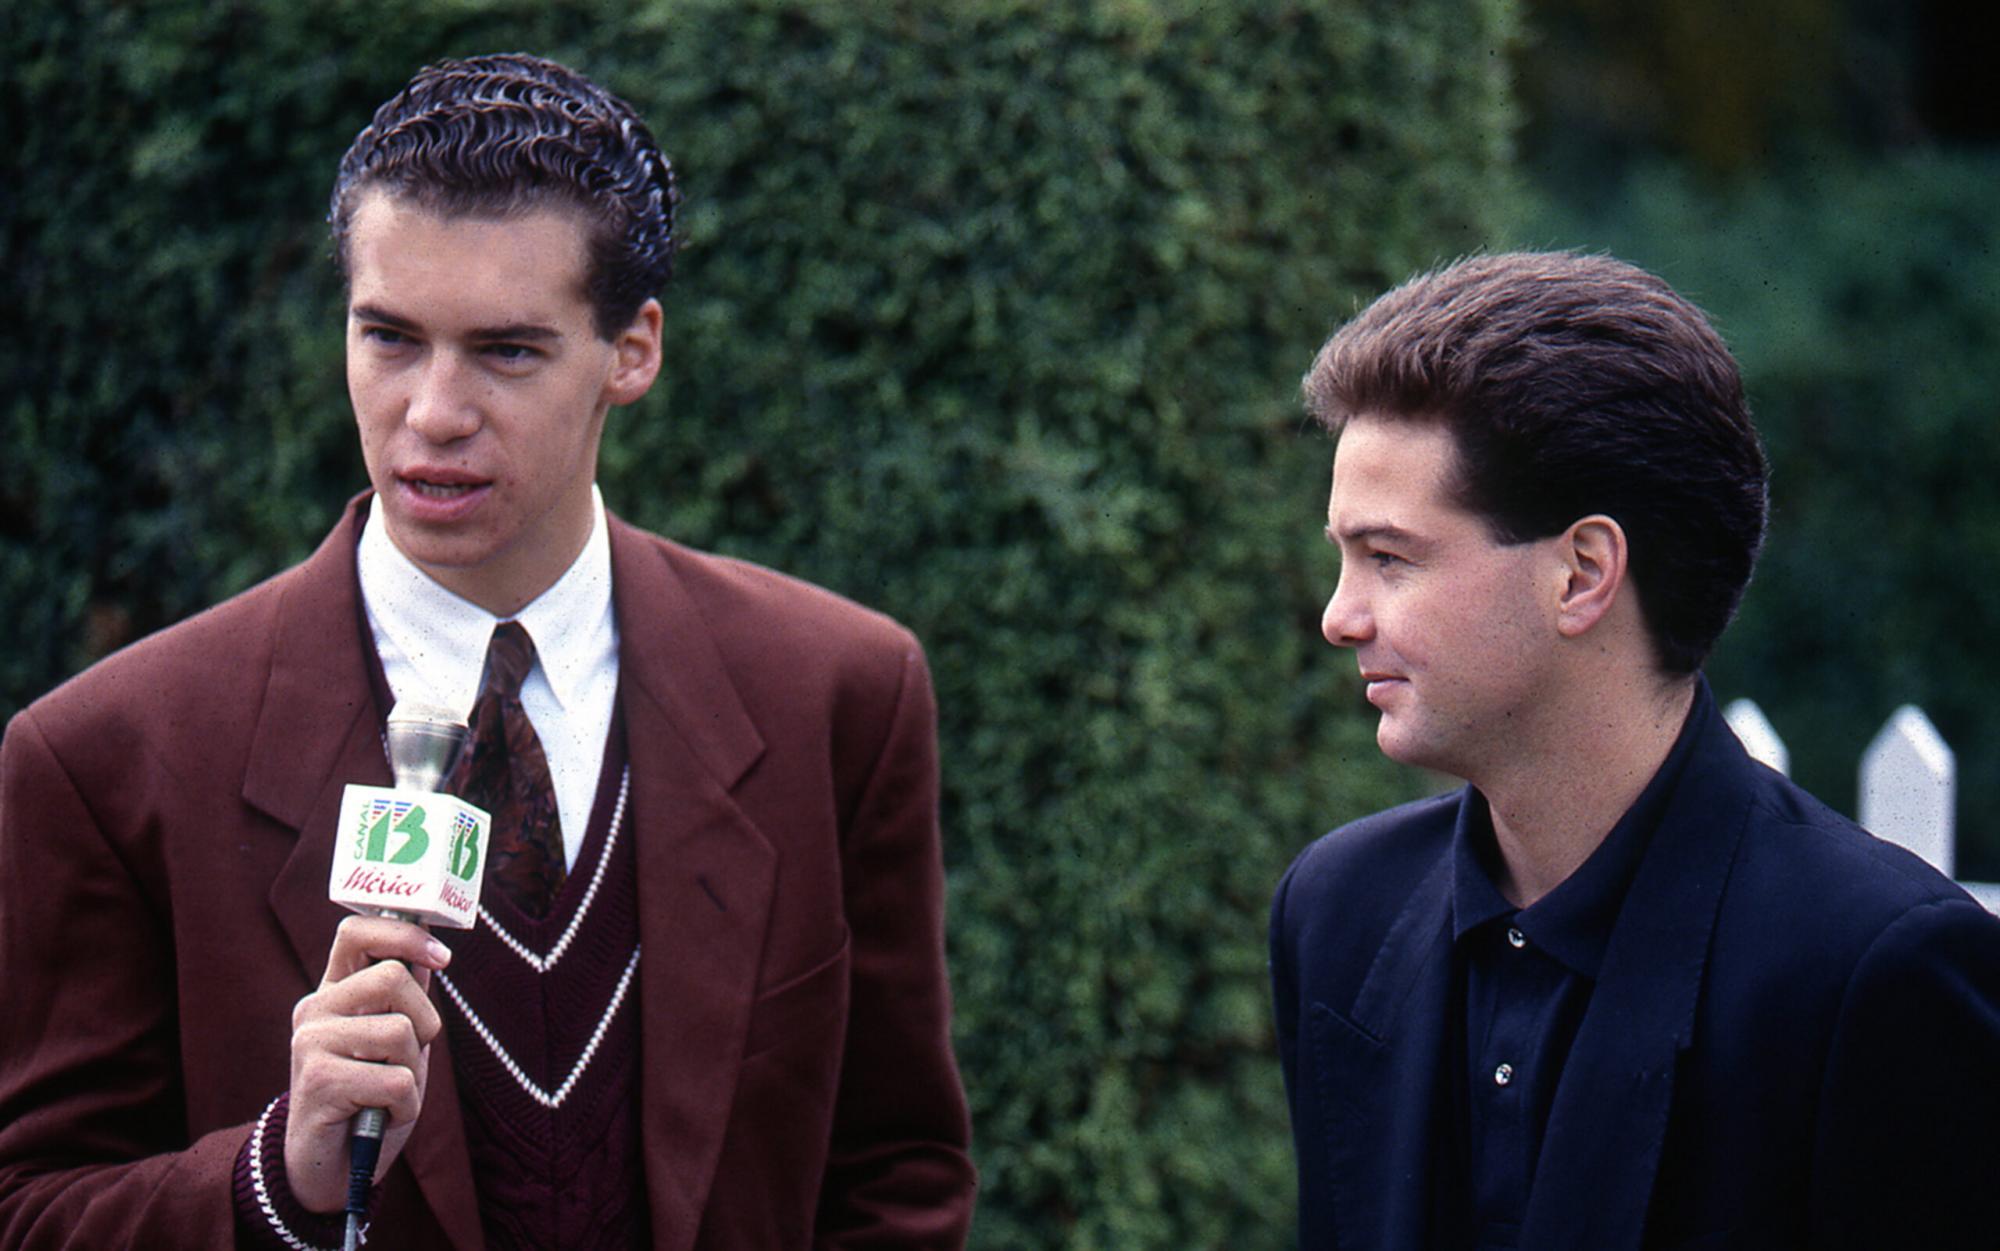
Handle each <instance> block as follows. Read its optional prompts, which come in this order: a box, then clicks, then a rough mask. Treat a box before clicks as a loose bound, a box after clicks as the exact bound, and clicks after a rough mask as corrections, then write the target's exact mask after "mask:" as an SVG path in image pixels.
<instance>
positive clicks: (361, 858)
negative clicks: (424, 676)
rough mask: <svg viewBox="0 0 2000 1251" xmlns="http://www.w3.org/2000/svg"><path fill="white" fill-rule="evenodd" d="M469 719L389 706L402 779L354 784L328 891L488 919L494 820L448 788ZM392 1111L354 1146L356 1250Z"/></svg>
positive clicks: (371, 906)
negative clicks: (485, 886)
mask: <svg viewBox="0 0 2000 1251" xmlns="http://www.w3.org/2000/svg"><path fill="white" fill-rule="evenodd" d="M466 736H467V731H466V725H465V719H464V718H463V717H461V716H459V715H458V714H457V713H454V712H452V711H450V710H448V709H442V708H435V707H430V706H427V705H420V704H409V703H398V704H397V705H396V707H395V709H394V711H392V712H391V713H390V714H389V723H388V734H387V740H388V750H389V766H390V768H391V769H392V770H393V771H394V773H395V777H396V784H395V786H393V787H388V788H384V787H379V786H349V787H348V788H347V792H346V794H345V795H344V796H343V797H342V800H341V805H340V825H339V827H338V834H337V837H336V839H335V843H334V856H333V876H332V879H331V881H330V883H329V890H328V894H329V895H330V897H331V898H332V900H333V902H335V903H337V904H341V905H343V906H345V907H347V908H349V909H351V910H353V911H355V912H361V913H368V914H372V915H376V916H385V917H390V918H392V919H395V920H399V921H410V922H414V923H416V924H419V925H444V926H449V927H451V928H453V929H470V928H472V926H473V925H474V924H476V923H477V922H478V919H479V888H480V886H481V884H482V883H483V882H484V880H485V875H484V873H483V869H484V868H485V863H486V838H487V834H488V831H489V830H490V828H491V825H492V822H491V818H490V817H488V815H487V814H486V813H485V812H483V811H482V810H480V809H478V808H475V807H473V806H472V805H471V804H468V803H466V802H465V801H464V800H461V799H459V798H457V797H456V796H452V795H448V794H445V793H443V792H442V791H440V790H439V789H438V788H439V786H440V785H441V784H442V783H443V781H444V776H445V773H446V771H448V770H449V769H450V768H451V765H452V762H453V761H454V760H455V759H456V758H457V757H458V753H459V751H460V750H461V749H462V748H463V747H464V745H465V741H466ZM387 1122H388V1114H387V1113H386V1111H384V1110H383V1109H381V1108H363V1109H362V1110H361V1112H360V1113H358V1114H357V1115H356V1116H355V1118H354V1129H353V1134H352V1137H351V1138H350V1140H349V1148H348V1183H347V1241H346V1248H347V1251H354V1248H356V1247H358V1246H359V1244H360V1230H361V1218H362V1217H363V1216H364V1215H365V1214H366V1213H367V1210H368V1194H369V1191H370V1189H371V1188H372V1187H373V1186H374V1183H375V1165H376V1162H377V1161H378V1160H379V1159H380V1157H381V1150H382V1133H383V1130H384V1129H385V1128H386V1126H387Z"/></svg>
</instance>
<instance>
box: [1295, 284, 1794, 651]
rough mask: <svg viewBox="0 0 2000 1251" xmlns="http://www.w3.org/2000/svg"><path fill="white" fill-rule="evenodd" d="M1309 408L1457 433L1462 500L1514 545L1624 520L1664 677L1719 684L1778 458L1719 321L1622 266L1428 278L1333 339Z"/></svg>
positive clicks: (1317, 366) (1309, 394)
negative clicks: (1726, 639) (1715, 676)
mask: <svg viewBox="0 0 2000 1251" xmlns="http://www.w3.org/2000/svg"><path fill="white" fill-rule="evenodd" d="M1304 389H1305V398H1306V407H1307V408H1308V409H1309V410H1310V411H1311V412H1312V414H1313V415H1314V416H1315V417H1317V418H1318V419H1319V420H1320V421H1321V422H1322V423H1323V424H1324V425H1325V426H1326V427H1327V428H1328V429H1330V430H1332V431H1334V432H1335V433H1336V434H1337V433H1338V432H1339V431H1340V429H1341V428H1342V427H1343V426H1344V425H1345V424H1346V423H1347V422H1348V421H1349V420H1351V419H1352V418H1355V417H1358V416H1362V415H1366V416H1368V417H1371V418H1383V419H1388V420H1404V421H1429V422H1437V423H1439V424H1442V425H1443V426H1444V427H1445V428H1446V429H1447V430H1449V431H1450V432H1451V435H1452V442H1453V446H1454V447H1455V449H1456V451H1457V461H1458V464H1457V469H1456V484H1455V486H1456V494H1457V497H1458V500H1459V502H1460V503H1461V504H1463V505H1464V506H1465V507H1466V508H1468V509H1470V510H1471V511H1472V512H1474V513H1476V514H1478V515H1479V516H1481V517H1483V518H1484V519H1485V521H1486V524H1487V528H1488V529H1489V531H1491V533H1492V534H1493V536H1494V537H1495V539H1496V540H1498V541H1499V542H1502V543H1522V542H1527V541H1529V540H1531V539H1538V538H1546V537H1548V536H1550V535H1554V534H1560V533H1562V532H1563V530H1564V529H1566V528H1567V527H1568V526H1569V525H1570V523H1572V522H1574V521H1576V520H1577V519H1578V518H1581V517H1587V516H1589V515H1591V514H1592V513H1602V514H1604V515H1606V516H1609V517H1614V518H1616V519H1617V521H1618V523H1619V525H1621V526H1622V527H1624V529H1625V533H1626V535H1627V537H1628V539H1629V540H1630V543H1631V570H1632V580H1633V583H1634V584H1635V585H1636V586H1637V588H1638V591H1639V606H1640V608H1641V610H1642V611H1643V612H1644V614H1645V619H1646V625H1647V630H1648V633H1649V634H1650V636H1651V638H1652V641H1653V645H1654V652H1655V654H1656V656H1657V659H1658V661H1659V665H1660V668H1661V670H1662V671H1664V672H1666V673H1669V674H1688V673H1692V672H1694V671H1695V670H1696V669H1698V668H1699V667H1700V666H1701V663H1702V661H1703V660H1704V659H1705V658H1706V657H1707V655H1708V653H1709V651H1710V649H1711V648H1713V647H1714V646H1715V641H1716V639H1718V638H1720V637H1721V635H1722V631H1723V628H1724V627H1725V626H1727V625H1728V624H1729V619H1730V618H1731V617H1732V616H1733V615H1735V612H1736V606H1737V604H1738V602H1739V601H1741V599H1742V597H1743V591H1744V588H1745V587H1746V586H1747V585H1748V584H1749V582H1750V573H1751V570H1752V568H1753V567H1754V566H1755V564H1756V561H1757V552H1758V549H1759V548H1760V547H1761V546H1762V545H1763V541H1764V527H1765V516H1766V508H1767V505H1766V495H1767V487H1766V481H1767V477H1768V473H1767V470H1766V467H1765V461H1764V451H1763V448H1762V446H1761V445H1760V444H1759V442H1758V439H1757V431H1756V429H1755V428H1754V427H1753V426H1752V425H1751V423H1750V412H1749V407H1748V405H1747V404H1746V403H1745V401H1744V397H1743V382H1742V379H1741V377H1740V375H1739V374H1738V371H1737V368H1736V361H1735V358H1734V357H1732V356H1731V355H1730V354H1729V349H1728V348H1727V347H1726V346H1724V345H1723V342H1722V339H1721V337H1720V336H1719V335H1717V334H1716V333H1715V330H1714V328H1713V327H1711V326H1710V325H1709V323H1708V319H1707V318H1706V317H1704V316H1702V313H1701V310H1700V309H1698V308H1696V307H1695V306H1694V305H1692V304H1690V303H1688V302H1687V301H1686V300H1684V299H1682V298H1681V297H1680V295H1678V294H1677V293H1675V291H1674V290H1673V289H1672V288H1671V287H1669V286H1668V285H1667V284H1666V283H1664V282H1662V281H1661V280H1660V279H1658V278H1656V277H1654V276H1653V275H1652V274H1649V273H1647V272H1646V271H1645V270H1642V269H1638V268H1635V267H1634V266H1631V265H1627V264H1625V263H1624V262H1622V261H1617V260H1613V259H1611V258H1610V257H1605V256H1585V255H1580V254H1577V253H1570V252H1514V253H1505V254H1501V255H1496V256H1475V257H1471V258H1468V259H1466V260H1462V261H1459V262H1458V263H1456V264H1453V265H1447V266H1445V267H1444V268H1442V269H1439V270H1435V271H1433V272H1431V273H1427V274H1420V275H1418V276H1417V277H1415V278H1412V279H1410V280H1409V281H1408V282H1406V283H1404V284H1403V285H1402V286H1400V287H1397V288H1396V289H1395V290H1393V291H1391V292H1389V293H1388V294H1386V295H1384V296H1382V297H1381V298H1380V299H1377V300H1376V301H1375V302H1374V303H1373V304H1370V305H1369V306H1368V307H1367V308H1366V309H1363V310H1362V312H1361V313H1360V315H1359V316H1357V317H1355V318H1354V320H1352V321H1350V322H1348V323H1347V324H1346V325H1345V326H1343V327H1341V329H1340V330H1339V331H1338V332H1337V333H1336V334H1335V335H1334V336H1333V337H1332V338H1331V339H1329V340H1328V341H1327V343H1326V346H1325V347H1323V348H1321V349H1320V353H1319V357H1318V359H1316V360H1315V361H1314V362H1313V366H1312V369H1311V370H1310V371H1308V372H1307V374H1306V376H1305V385H1304Z"/></svg>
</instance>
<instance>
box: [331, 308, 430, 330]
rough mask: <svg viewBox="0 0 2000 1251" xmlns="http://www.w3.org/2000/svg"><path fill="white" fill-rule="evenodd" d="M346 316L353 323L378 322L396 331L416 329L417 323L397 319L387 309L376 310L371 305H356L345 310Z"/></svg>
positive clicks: (400, 318)
mask: <svg viewBox="0 0 2000 1251" xmlns="http://www.w3.org/2000/svg"><path fill="white" fill-rule="evenodd" d="M347 315H348V317H349V318H351V319H353V320H354V321H372V322H380V323H381V324H382V325H384V326H393V327H395V328H396V329H397V330H415V329H416V328H417V323H415V322H413V321H411V320H410V319H409V318H407V317H398V316H396V314H394V313H392V312H390V311H389V310H388V309H386V308H378V307H376V306H375V305H373V304H356V305H355V306H354V307H353V308H350V309H348V310H347Z"/></svg>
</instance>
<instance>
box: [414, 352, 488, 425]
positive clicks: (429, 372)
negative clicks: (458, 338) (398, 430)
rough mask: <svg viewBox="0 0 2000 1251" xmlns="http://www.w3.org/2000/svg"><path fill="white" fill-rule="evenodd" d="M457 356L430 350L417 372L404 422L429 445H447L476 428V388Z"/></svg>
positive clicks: (474, 381) (478, 414)
mask: <svg viewBox="0 0 2000 1251" xmlns="http://www.w3.org/2000/svg"><path fill="white" fill-rule="evenodd" d="M470 374H471V371H470V370H469V369H467V368H466V366H465V365H464V363H463V362H461V361H460V360H459V359H458V358H457V356H456V355H454V354H453V353H451V352H447V351H441V350H440V351H433V352H432V353H431V354H430V359H428V360H426V361H425V362H424V366H423V368H422V369H421V370H419V371H418V374H417V378H416V387H415V390H414V391H413V392H412V393H411V395H410V408H409V413H408V415H407V416H406V418H405V420H406V421H407V423H408V424H409V427H410V429H412V430H414V431H416V432H417V433H418V434H420V435H422V436H423V437H424V438H425V439H426V440H428V441H430V442H432V443H450V442H453V441H454V440H457V439H462V438H464V437H466V436H467V435H469V434H471V433H472V432H473V431H475V430H477V429H479V425H480V413H479V399H478V386H477V383H476V380H475V379H474V378H472V377H471V376H470Z"/></svg>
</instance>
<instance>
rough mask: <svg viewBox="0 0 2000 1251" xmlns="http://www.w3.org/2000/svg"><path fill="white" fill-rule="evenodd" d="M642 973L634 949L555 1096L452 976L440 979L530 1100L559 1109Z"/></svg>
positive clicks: (635, 949) (440, 976)
mask: <svg viewBox="0 0 2000 1251" xmlns="http://www.w3.org/2000/svg"><path fill="white" fill-rule="evenodd" d="M638 971H639V948H638V947H636V946H635V947H633V948H632V958H631V959H630V960H627V961H626V962H625V972H624V974H623V975H622V976H620V977H619V979H618V989H617V990H614V991H612V992H611V1002H610V1004H608V1005H607V1006H606V1007H605V1009H604V1012H603V1014H602V1015H601V1016H599V1017H598V1018H597V1028H596V1029H594V1030H592V1031H591V1032H590V1041H589V1042H588V1043H587V1044H585V1045H584V1048H583V1054H582V1055H580V1056H578V1057H577V1058H576V1066H575V1067H574V1068H572V1069H570V1071H569V1076H568V1077H565V1078H564V1079H563V1083H562V1085H560V1086H558V1087H556V1089H555V1093H554V1094H551V1093H549V1092H548V1091H546V1090H543V1089H542V1088H541V1087H540V1086H537V1085H536V1084H535V1083H534V1082H532V1081H530V1080H529V1078H528V1074H527V1073H526V1072H525V1071H524V1070H523V1069H522V1068H521V1066H520V1065H519V1064H516V1063H515V1062H514V1057H513V1056H510V1055H508V1054H507V1049H506V1048H505V1047H503V1046H501V1045H500V1040H499V1039H498V1038H497V1037H495V1036H494V1034H493V1031H492V1030H490V1029H488V1028H486V1022H484V1021H482V1020H480V1019H479V1014H478V1013H476V1012H474V1011H473V1010H472V1005H470V1004H468V1003H466V1002H465V996H463V995H461V994H459V993H458V987H456V986H454V985H452V984H451V979H450V978H449V977H446V976H445V975H444V974H443V973H439V974H437V979H438V982H439V983H440V984H441V985H442V986H443V987H444V991H445V994H447V995H450V996H451V1001H452V1002H453V1003H455V1004H457V1005H458V1010H459V1011H460V1012H462V1013H464V1014H465V1020H466V1023H467V1024H468V1025H470V1026H472V1032H473V1033H475V1034H478V1035H479V1040H480V1041H481V1042H483V1043H485V1044H486V1048H487V1050H489V1051H491V1052H492V1053H493V1058H494V1059H496V1060H498V1061H500V1065H501V1067H502V1068H504V1069H506V1070H507V1072H508V1073H509V1074H510V1075H512V1077H513V1078H514V1080H515V1081H516V1082H518V1083H519V1084H520V1087H521V1089H522V1090H524V1091H526V1092H527V1093H528V1098H530V1099H533V1100H534V1101H535V1102H536V1103H539V1104H541V1105H542V1106H543V1107H545V1108H549V1109H555V1108H559V1107H561V1106H562V1104H563V1100H565V1099H567V1098H569V1092H570V1091H571V1090H573V1089H575V1087H576V1083H577V1081H578V1080H579V1079H580V1078H582V1076H583V1073H584V1070H585V1069H587V1068H589V1067H590V1061H591V1059H592V1057H594V1056H595V1055H596V1054H597V1048H598V1047H599V1045H601V1044H602V1043H603V1042H604V1034H605V1031H607V1030H609V1029H610V1028H611V1022H612V1021H613V1020H614V1019H616V1017H617V1016H618V1008H619V1006H620V1005H622V1004H623V1003H624V1002H625V995H626V992H627V991H629V990H631V989H632V975H633V974H634V973H637V972H638Z"/></svg>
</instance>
